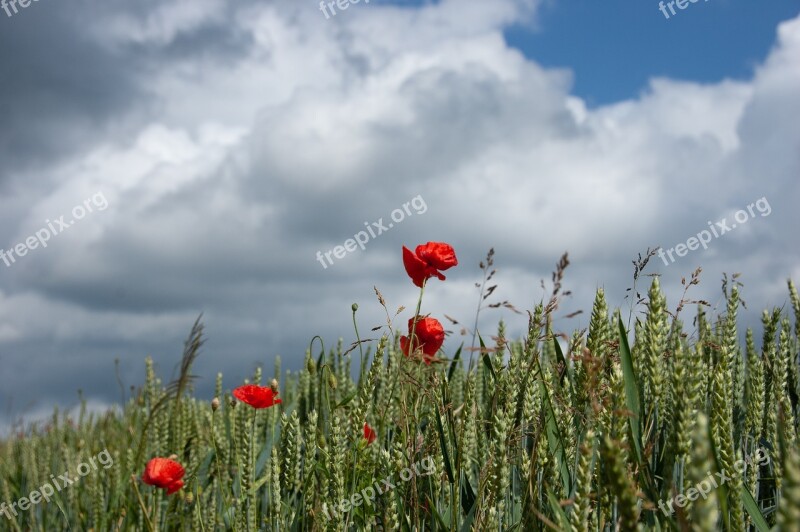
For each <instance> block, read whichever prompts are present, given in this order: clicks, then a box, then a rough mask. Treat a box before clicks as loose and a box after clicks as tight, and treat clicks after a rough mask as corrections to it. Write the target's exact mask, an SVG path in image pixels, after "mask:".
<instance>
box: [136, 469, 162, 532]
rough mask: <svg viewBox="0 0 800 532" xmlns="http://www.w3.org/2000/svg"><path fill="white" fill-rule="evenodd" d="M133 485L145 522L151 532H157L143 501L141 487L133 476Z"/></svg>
mask: <svg viewBox="0 0 800 532" xmlns="http://www.w3.org/2000/svg"><path fill="white" fill-rule="evenodd" d="M131 484H133V491H134V492H135V493H136V498H137V499H138V500H139V507H140V508H141V509H142V514H144V522H145V523H147V529H148V530H149V531H150V532H155V531H156V529H155V528H154V527H153V523H152V521H150V514H149V513H148V511H147V508H146V507H145V505H144V500H142V494H141V493H139V486H138V485H137V484H136V477H135V476H133V475H132V476H131Z"/></svg>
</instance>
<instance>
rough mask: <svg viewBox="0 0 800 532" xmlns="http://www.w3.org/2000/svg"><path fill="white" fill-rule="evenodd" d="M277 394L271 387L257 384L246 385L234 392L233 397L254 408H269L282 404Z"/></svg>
mask: <svg viewBox="0 0 800 532" xmlns="http://www.w3.org/2000/svg"><path fill="white" fill-rule="evenodd" d="M276 395H278V394H277V392H275V391H273V390H272V388H270V387H269V386H258V385H256V384H246V385H244V386H239V387H238V388H236V389H235V390H233V396H234V397H235V398H237V399H238V400H240V401H241V402H243V403H247V404H248V405H250V406H252V407H253V408H269V407H271V406H273V405H277V404H278V403H280V402H281V400H280V399H278V398H277V397H275V396H276Z"/></svg>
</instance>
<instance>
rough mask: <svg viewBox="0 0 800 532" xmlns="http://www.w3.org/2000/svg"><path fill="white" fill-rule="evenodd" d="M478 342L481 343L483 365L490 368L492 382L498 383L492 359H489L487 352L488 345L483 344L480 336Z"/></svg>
mask: <svg viewBox="0 0 800 532" xmlns="http://www.w3.org/2000/svg"><path fill="white" fill-rule="evenodd" d="M478 340H479V341H480V343H481V359H482V360H483V363H484V364H485V365H486V367H487V368H489V373H491V374H492V380H493V381H495V382H497V375H495V373H494V366H492V359H491V358H489V353H486V352H485V350H486V344H484V343H483V338H481V335H480V334H478Z"/></svg>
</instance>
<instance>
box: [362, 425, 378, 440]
mask: <svg viewBox="0 0 800 532" xmlns="http://www.w3.org/2000/svg"><path fill="white" fill-rule="evenodd" d="M364 439H365V440H367V445H369V444H370V443H372V442H374V441H375V440H376V439H378V433H377V432H375V430H374V429H373V428H372V427H370V426H369V425H367V424H366V423H364Z"/></svg>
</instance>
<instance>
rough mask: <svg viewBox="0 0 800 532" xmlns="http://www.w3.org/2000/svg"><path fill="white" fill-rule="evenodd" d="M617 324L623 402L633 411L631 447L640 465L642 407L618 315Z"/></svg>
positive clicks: (626, 336)
mask: <svg viewBox="0 0 800 532" xmlns="http://www.w3.org/2000/svg"><path fill="white" fill-rule="evenodd" d="M617 324H618V325H619V356H620V362H621V363H622V375H623V380H624V382H625V402H626V404H627V406H628V410H630V411H631V412H632V413H633V417H631V418H629V421H630V425H631V432H632V433H633V447H634V450H635V451H636V461H637V462H638V463H639V465H642V432H641V430H639V420H640V419H641V418H642V407H641V403H640V400H639V386H638V384H637V383H636V374H635V373H634V372H633V357H631V348H630V347H629V346H628V333H627V332H625V326H623V325H622V318H619V317H618V321H617Z"/></svg>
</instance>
